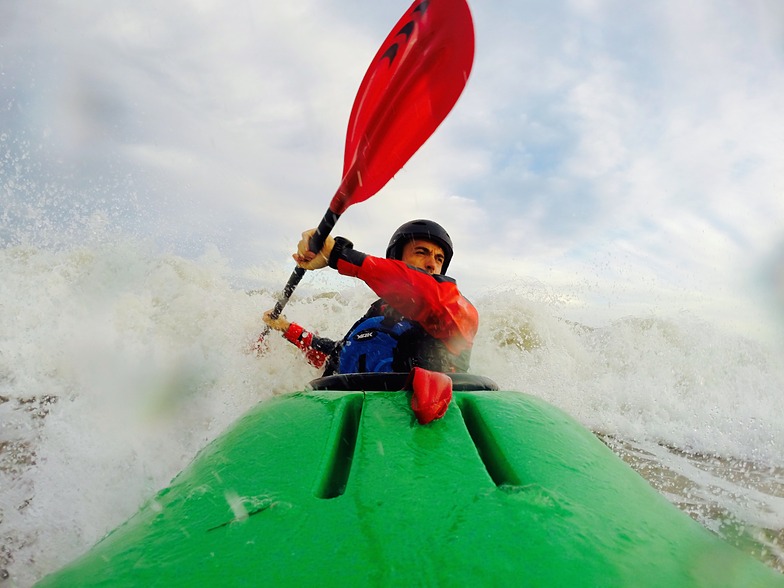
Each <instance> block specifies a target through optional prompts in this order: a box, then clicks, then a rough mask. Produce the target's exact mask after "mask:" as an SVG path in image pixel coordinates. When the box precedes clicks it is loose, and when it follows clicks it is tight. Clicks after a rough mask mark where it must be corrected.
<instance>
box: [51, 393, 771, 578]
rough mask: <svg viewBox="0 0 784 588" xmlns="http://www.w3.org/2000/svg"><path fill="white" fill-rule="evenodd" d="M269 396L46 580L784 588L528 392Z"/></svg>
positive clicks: (758, 564)
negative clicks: (441, 412) (427, 398)
mask: <svg viewBox="0 0 784 588" xmlns="http://www.w3.org/2000/svg"><path fill="white" fill-rule="evenodd" d="M409 400H410V393H406V392H385V391H379V392H349V391H310V392H298V393H293V394H289V395H285V396H280V397H275V398H273V399H271V400H268V401H265V402H262V403H261V404H259V405H258V406H257V407H255V408H254V409H253V410H251V411H250V412H249V413H248V414H246V415H245V416H244V417H242V418H241V419H240V420H239V421H237V423H236V424H235V425H233V426H232V427H231V428H230V429H229V430H228V431H227V432H225V433H224V434H223V435H222V436H221V437H219V438H218V439H216V440H215V441H214V442H212V443H211V444H210V445H208V446H207V447H206V448H205V449H203V450H202V451H201V452H200V453H199V455H198V456H197V457H196V459H195V460H194V461H193V463H192V464H191V465H190V466H189V467H188V468H186V469H185V470H184V471H183V472H182V473H180V474H179V475H178V476H177V477H176V478H175V479H174V480H173V481H172V483H171V485H170V486H169V487H168V488H166V489H164V490H163V491H161V492H160V493H159V494H158V495H157V496H155V497H154V498H153V499H152V500H150V501H149V502H148V503H147V504H145V505H144V506H143V507H142V508H141V509H140V510H139V512H138V513H137V514H136V515H134V516H133V517H132V518H131V519H129V520H128V521H127V522H126V523H124V524H123V525H121V526H120V527H118V528H117V529H115V530H114V531H112V532H111V533H109V534H108V535H107V536H106V537H104V539H103V540H101V541H100V542H99V543H98V544H97V545H96V546H95V547H94V548H93V549H92V550H90V551H89V552H88V553H87V554H85V555H84V556H82V557H81V558H79V559H77V560H76V561H74V562H73V563H71V564H69V565H68V566H66V567H65V568H63V569H62V570H60V571H58V572H56V573H55V574H52V575H50V576H48V577H46V578H44V579H43V580H42V581H41V582H40V583H39V586H41V587H46V586H79V587H85V586H112V587H117V586H144V587H151V586H167V587H168V586H297V587H299V586H322V587H324V586H340V587H341V588H342V587H345V586H507V585H508V586H544V587H556V586H558V587H560V586H564V587H572V586H607V587H611V586H634V587H641V586H657V587H659V586H662V587H663V586H666V587H676V586H705V587H710V588H715V587H718V586H738V587H743V588H749V587H752V586H784V576H782V575H781V574H778V573H776V572H775V571H774V570H772V569H770V568H768V567H767V566H765V565H764V564H762V563H761V562H759V561H757V560H756V559H754V558H752V557H751V556H749V555H747V554H744V553H742V552H741V551H739V550H737V549H736V548H734V547H732V546H731V545H729V544H728V543H726V542H724V541H723V540H721V539H720V538H719V537H717V536H715V535H714V534H712V533H711V532H709V531H708V530H706V529H705V528H704V527H702V526H701V525H700V524H698V523H697V522H695V521H693V520H692V519H691V518H690V517H689V516H687V515H686V514H684V513H683V512H681V511H680V510H678V509H677V508H676V507H674V506H673V505H671V504H670V503H669V502H668V501H667V500H666V499H665V498H664V497H662V496H661V495H660V494H658V493H657V492H656V491H655V490H654V489H653V488H652V487H651V486H650V485H649V484H648V483H647V482H646V481H645V480H644V479H643V478H641V477H640V476H639V475H638V474H637V473H636V472H634V471H633V470H632V469H631V468H630V467H629V466H627V465H626V464H625V463H624V462H623V461H622V460H620V459H619V458H618V457H616V456H615V454H613V453H612V451H611V450H610V449H608V448H607V447H606V446H605V445H604V444H603V443H602V442H601V441H599V440H598V439H597V438H596V437H595V436H594V435H593V434H592V433H591V432H590V431H588V430H587V429H585V428H584V427H582V426H581V425H580V424H578V423H577V422H576V421H574V420H573V419H572V418H571V417H569V416H568V415H566V414H565V413H564V412H562V411H561V410H559V409H557V408H555V407H553V406H551V405H549V404H547V403H545V402H543V401H542V400H539V399H537V398H535V397H532V396H529V395H526V394H522V393H519V392H504V391H487V390H484V391H456V392H455V394H454V399H453V401H452V404H451V405H450V407H449V410H448V411H447V413H446V415H445V416H444V418H442V419H440V420H437V421H434V422H432V423H430V424H428V425H425V426H422V425H419V424H418V423H417V421H416V419H415V418H414V415H413V414H412V412H411V409H410V407H409Z"/></svg>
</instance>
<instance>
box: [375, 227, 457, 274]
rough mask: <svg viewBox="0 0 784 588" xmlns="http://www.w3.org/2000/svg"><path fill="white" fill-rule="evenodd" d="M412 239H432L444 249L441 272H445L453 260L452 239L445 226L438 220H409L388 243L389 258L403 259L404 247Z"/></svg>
mask: <svg viewBox="0 0 784 588" xmlns="http://www.w3.org/2000/svg"><path fill="white" fill-rule="evenodd" d="M412 239H424V240H426V241H432V242H433V243H435V244H436V245H438V246H439V247H441V249H443V250H444V263H443V265H442V266H441V273H442V274H445V273H446V269H447V268H448V267H449V262H450V261H451V260H452V253H453V250H452V239H451V238H450V237H449V233H447V232H446V230H444V227H442V226H441V225H439V224H438V223H437V222H434V221H431V220H425V219H418V220H412V221H408V222H407V223H405V224H403V225H401V226H400V227H399V228H398V229H397V230H396V231H395V232H394V233H393V234H392V238H391V239H390V240H389V245H387V258H389V259H402V258H403V247H405V245H406V243H408V242H409V241H411V240H412Z"/></svg>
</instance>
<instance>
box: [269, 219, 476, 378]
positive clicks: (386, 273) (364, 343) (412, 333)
mask: <svg viewBox="0 0 784 588" xmlns="http://www.w3.org/2000/svg"><path fill="white" fill-rule="evenodd" d="M314 231H315V229H311V230H309V231H305V232H304V233H303V234H302V240H301V241H300V242H299V244H298V246H297V253H295V254H294V255H293V257H294V260H295V261H296V262H297V265H299V266H300V267H302V268H304V269H308V270H317V269H321V268H324V267H326V266H327V265H329V267H332V268H333V269H336V270H338V272H340V273H341V274H343V275H346V276H352V277H356V278H359V279H361V280H363V281H364V282H365V283H366V284H367V285H368V286H369V287H370V288H371V289H372V290H373V291H374V292H375V293H376V294H378V296H380V298H379V300H377V301H376V302H374V303H373V304H372V305H371V307H370V309H369V310H368V311H367V313H365V315H364V316H363V317H362V318H360V319H359V320H358V321H357V322H356V323H354V326H352V327H351V329H349V331H348V333H347V334H346V336H345V337H343V339H341V340H340V341H333V340H331V339H327V338H324V337H318V336H316V335H314V334H313V333H312V332H310V331H307V330H305V329H304V328H303V327H301V326H300V325H298V324H296V323H292V322H289V321H288V320H286V319H285V318H284V317H279V318H277V319H272V318H270V313H271V312H272V311H271V310H269V311H267V312H266V313H264V322H265V323H266V324H267V325H269V327H270V328H272V329H276V330H278V331H281V332H282V333H283V336H284V337H285V338H286V339H287V340H288V341H290V342H292V343H293V344H294V345H296V346H297V347H299V348H300V349H301V350H302V351H303V352H304V353H305V356H306V357H307V360H308V361H309V362H310V363H311V364H312V365H314V366H315V367H322V366H323V367H324V375H325V376H329V375H332V374H345V373H365V372H408V371H410V370H411V369H412V368H413V367H421V368H424V369H426V370H432V371H438V372H466V371H467V370H468V367H469V361H470V354H471V346H472V344H473V339H474V335H475V334H476V331H477V328H478V325H479V314H478V313H477V311H476V309H475V308H474V306H473V305H472V304H471V303H470V302H469V301H468V300H467V299H466V298H465V297H464V296H463V295H462V294H460V291H459V290H458V288H457V284H456V282H455V281H454V280H453V279H452V278H449V277H447V276H446V275H444V274H445V273H446V271H447V268H448V267H449V262H450V261H451V260H452V254H453V249H452V239H451V238H450V237H449V234H448V233H447V232H446V230H444V228H443V227H442V226H441V225H439V224H438V223H436V222H434V221H431V220H423V219H420V220H413V221H410V222H407V223H405V224H403V225H402V226H401V227H399V228H398V229H397V230H396V231H395V232H394V234H393V235H392V238H391V239H390V240H389V245H388V246H387V251H386V258H380V257H374V256H372V255H367V254H365V253H361V252H360V251H357V250H356V249H354V247H353V244H352V243H351V241H349V240H348V239H345V238H343V237H337V238H335V239H332V238H331V237H328V238H327V240H326V242H325V244H324V248H323V249H322V250H321V251H320V252H319V253H318V254H314V253H312V252H311V251H309V250H308V243H309V240H310V237H311V235H312V234H313V233H314Z"/></svg>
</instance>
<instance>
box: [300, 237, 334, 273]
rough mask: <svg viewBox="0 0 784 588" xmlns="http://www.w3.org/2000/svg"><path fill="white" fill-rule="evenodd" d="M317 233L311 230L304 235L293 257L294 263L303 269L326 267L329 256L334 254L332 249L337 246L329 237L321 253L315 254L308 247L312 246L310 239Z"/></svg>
mask: <svg viewBox="0 0 784 588" xmlns="http://www.w3.org/2000/svg"><path fill="white" fill-rule="evenodd" d="M315 232H316V229H310V230H308V231H305V232H304V233H302V240H300V242H299V243H298V244H297V252H296V253H295V254H294V255H292V257H293V258H294V261H296V262H297V265H298V266H299V267H301V268H302V269H306V270H317V269H321V268H323V267H326V266H327V261H328V260H329V254H330V253H332V247H333V246H334V245H335V239H333V238H332V237H329V236H328V237H327V238H326V240H325V241H324V247H322V248H321V251H319V252H318V253H313V252H312V251H310V250H309V249H308V247H309V246H310V238H311V237H312V236H313V234H314V233H315Z"/></svg>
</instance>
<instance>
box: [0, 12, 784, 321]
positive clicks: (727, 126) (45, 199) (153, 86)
mask: <svg viewBox="0 0 784 588" xmlns="http://www.w3.org/2000/svg"><path fill="white" fill-rule="evenodd" d="M406 7H407V5H402V4H401V5H399V6H396V5H394V4H392V5H389V4H388V3H386V4H383V5H375V4H374V5H368V4H367V3H361V2H358V1H357V0H329V1H327V2H315V1H311V2H303V3H299V4H291V3H289V4H286V3H277V4H269V5H263V6H262V5H258V4H252V3H240V4H237V5H233V6H231V7H227V6H226V5H225V4H223V3H218V2H216V1H211V0H200V1H195V0H192V1H181V2H175V3H168V4H165V5H160V4H155V3H152V2H149V1H147V0H141V1H137V2H133V3H132V2H119V3H113V4H111V5H106V4H83V3H76V4H74V3H69V4H62V3H56V2H52V1H48V0H45V1H43V2H36V3H20V2H17V3H10V4H8V3H6V4H4V5H3V8H2V10H3V14H2V17H3V18H2V19H0V20H2V22H3V23H9V24H5V25H0V34H2V45H3V47H2V51H3V56H4V61H3V72H2V73H3V77H4V79H5V80H6V81H11V83H10V84H5V85H4V86H3V89H2V90H0V92H2V94H0V123H1V124H2V129H3V136H4V138H3V139H2V141H0V145H2V147H3V149H4V151H5V155H4V156H3V157H1V158H0V164H1V165H2V166H3V178H4V179H3V183H2V190H0V195H2V198H3V199H4V200H3V208H4V210H5V211H6V212H5V214H6V217H7V219H9V221H10V222H11V223H12V224H13V223H15V228H8V227H6V228H5V229H4V232H3V239H4V240H5V241H9V240H13V239H15V238H19V235H21V234H24V233H25V232H26V231H28V232H29V231H33V233H34V237H33V238H34V239H35V238H36V236H37V238H40V236H41V233H40V230H39V231H38V232H36V230H35V229H33V228H31V227H34V226H37V225H36V223H37V224H38V226H46V227H47V235H48V236H49V237H48V238H50V239H51V240H56V239H55V237H54V235H55V233H56V231H57V227H58V225H64V224H65V225H68V224H69V223H70V225H71V226H70V229H69V228H68V227H65V229H64V230H63V231H62V232H63V234H65V235H66V236H68V235H70V238H71V239H78V238H80V237H79V235H82V236H84V234H85V232H89V231H90V230H91V229H90V228H89V227H90V226H92V225H91V224H90V223H91V221H90V220H89V219H90V218H95V217H94V215H95V214H98V215H99V216H100V215H103V216H102V218H106V219H108V222H109V224H110V225H111V228H112V230H113V231H115V230H116V231H126V232H129V233H131V234H135V235H137V236H138V237H140V238H150V239H152V240H153V241H156V242H158V243H159V245H160V246H161V247H163V248H166V249H167V250H173V251H174V252H177V253H181V254H186V255H190V256H199V255H201V254H202V253H203V251H204V249H205V247H206V246H207V244H208V243H216V244H218V246H219V247H220V249H221V251H222V252H223V253H224V255H227V256H228V257H229V258H230V259H231V260H232V263H233V264H234V265H235V266H236V267H238V268H239V269H243V268H248V267H251V266H253V265H256V264H265V263H274V264H277V263H279V261H278V260H284V262H285V260H286V259H287V258H288V254H289V252H290V250H291V248H292V247H293V244H294V242H295V241H296V238H297V236H298V235H299V232H300V231H301V230H303V229H305V228H307V227H309V226H313V225H315V224H316V223H317V222H318V220H319V218H320V216H321V214H322V213H323V212H324V210H325V209H326V205H327V203H328V202H329V199H330V198H331V196H332V192H333V191H334V190H335V189H336V188H337V185H338V183H339V180H340V178H339V175H340V171H341V169H342V156H343V140H344V135H345V130H346V124H347V121H348V116H349V112H350V108H351V104H352V102H353V99H354V94H355V92H356V89H357V87H358V85H359V82H360V80H361V78H362V76H363V74H364V71H365V68H366V67H367V65H368V63H369V61H370V58H371V57H372V55H373V54H374V53H375V51H376V49H377V47H378V45H379V43H380V42H381V40H382V39H383V38H384V37H385V36H386V34H387V32H388V31H389V29H390V27H391V26H392V24H393V23H394V22H395V21H396V20H397V18H399V16H400V14H402V12H403V10H404V9H405V8H406ZM471 7H472V11H473V16H474V21H475V27H476V39H477V44H476V47H477V52H476V59H475V64H474V69H473V72H472V76H471V79H470V80H469V84H468V86H467V89H466V91H465V93H464V95H463V96H462V97H461V99H460V100H459V102H458V104H457V106H456V108H455V109H454V111H453V112H452V114H450V116H449V117H448V118H447V120H446V121H445V123H444V124H443V125H442V127H441V128H440V129H439V130H438V131H437V132H436V134H435V135H434V136H433V137H432V138H431V139H430V140H429V141H428V143H427V144H426V145H425V146H424V147H423V148H422V149H421V150H420V152H419V153H417V154H416V155H415V156H414V158H413V159H412V160H411V162H410V163H409V164H408V165H407V166H406V167H405V168H404V169H403V170H401V171H400V172H399V173H398V174H397V176H396V177H395V178H394V179H393V180H392V181H390V183H389V184H388V186H387V187H386V188H384V189H383V190H382V192H381V193H380V194H379V195H377V196H376V197H374V198H373V199H372V200H371V201H369V202H366V203H363V204H360V205H357V206H355V207H352V208H351V209H350V210H349V211H348V212H347V213H346V214H345V215H344V217H343V218H342V219H341V221H340V224H339V227H338V232H341V233H344V234H346V235H349V236H351V237H352V238H354V240H355V241H356V242H357V243H358V244H359V243H362V245H363V247H364V248H365V249H366V250H368V251H370V252H377V253H380V252H382V251H383V249H384V247H385V245H386V239H387V237H388V234H389V233H391V231H392V230H393V229H394V228H395V227H396V226H397V225H399V224H400V223H402V222H404V221H406V220H409V219H411V218H416V217H433V218H436V219H438V220H440V221H442V222H443V224H444V225H445V226H447V227H448V228H449V229H450V231H451V232H452V233H453V237H454V238H455V241H456V243H459V244H460V245H459V252H458V255H457V256H456V258H455V261H454V263H453V269H454V272H459V274H460V275H459V277H460V278H461V282H465V283H466V284H467V285H468V286H470V287H472V288H481V287H492V285H493V284H498V283H500V282H503V280H506V279H509V276H510V275H522V276H530V277H532V278H539V279H541V280H542V281H544V282H550V281H552V283H553V284H557V285H558V286H557V287H559V288H562V289H564V290H568V289H569V288H570V287H572V288H574V291H575V292H580V293H581V294H580V295H583V294H582V293H584V292H585V288H584V286H583V285H584V284H585V283H587V282H591V283H592V284H593V285H592V286H591V288H598V290H596V295H598V296H599V297H602V296H605V297H611V298H612V297H614V300H615V301H616V302H617V304H616V306H617V307H619V312H620V307H622V306H623V305H624V304H626V305H627V306H628V307H629V308H631V307H634V308H637V307H639V306H641V305H644V304H645V301H646V293H647V292H649V290H650V284H651V283H654V282H655V285H656V287H657V288H658V289H659V290H660V291H661V292H664V293H665V294H663V297H664V298H666V299H667V300H670V302H671V303H672V305H673V308H676V307H677V306H678V305H677V298H678V295H677V292H679V291H683V290H684V289H687V290H688V291H689V292H691V293H694V296H693V298H694V299H695V300H698V299H700V298H703V299H704V298H705V297H708V298H710V297H711V296H712V295H713V294H712V293H713V292H717V291H718V290H722V292H724V291H725V290H726V291H727V294H726V296H725V295H724V294H721V295H720V296H717V299H719V298H720V299H721V304H724V303H725V302H726V300H728V299H732V298H733V296H734V297H735V298H736V299H738V300H740V299H743V298H744V288H745V286H744V279H750V276H751V275H752V274H753V271H755V270H754V269H752V268H755V267H758V266H759V264H762V263H763V259H765V258H766V256H770V255H771V253H770V252H771V251H772V250H773V249H774V248H775V246H776V244H777V243H780V240H781V238H782V232H784V231H782V227H781V219H782V218H784V198H782V187H783V186H784V167H783V166H782V160H781V157H780V153H782V152H784V145H782V142H784V137H782V135H781V133H780V129H781V128H784V124H783V123H784V120H782V119H784V104H782V101H784V98H782V97H784V68H782V65H783V64H782V61H784V56H783V54H782V52H781V47H782V41H783V40H784V25H782V24H781V23H783V22H784V18H782V17H784V9H782V7H781V5H780V3H778V2H776V1H775V0H750V1H749V2H747V3H744V4H743V6H740V5H738V6H734V5H716V4H715V3H711V2H709V1H708V0H699V1H697V2H691V3H689V4H688V5H683V4H682V3H678V2H674V1H673V0H667V1H664V2H658V3H655V4H647V5H644V6H637V7H634V8H632V7H630V6H628V5H627V4H626V3H623V2H620V1H618V0H591V1H588V0H583V1H577V0H573V1H562V2H555V3H548V4H546V5H545V4H541V3H531V2H523V3H519V2H512V1H511V0H503V1H499V2H495V3H476V2H474V3H472V6H471ZM73 202H77V203H78V210H73V208H72V207H69V203H73ZM47 203H48V204H47ZM52 203H54V204H52ZM31 218H33V219H35V222H33V221H32V220H31ZM80 225H81V229H79V226H80ZM109 232H110V233H111V232H112V231H109ZM63 238H64V239H65V237H63ZM615 266H617V267H615ZM597 276H598V278H597ZM614 280H615V281H614ZM634 280H640V282H639V283H640V284H643V285H644V286H643V287H640V288H636V287H634V288H633V287H630V285H629V284H630V283H631V282H632V281H634ZM586 281H587V282H586ZM570 282H571V286H570ZM597 284H598V285H597ZM616 286H617V287H616ZM701 291H702V292H703V293H702V294H699V293H700V292H701ZM602 292H603V293H604V294H602ZM586 296H587V298H586V299H593V298H595V296H594V294H590V295H586ZM703 302H704V300H703ZM708 306H710V304H706V308H707V307H708ZM716 308H718V307H716ZM709 312H711V313H713V314H715V315H717V316H718V315H721V312H720V311H718V310H710V311H709Z"/></svg>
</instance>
